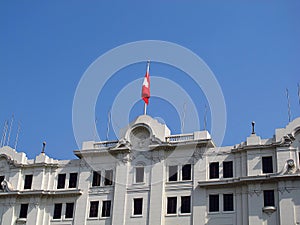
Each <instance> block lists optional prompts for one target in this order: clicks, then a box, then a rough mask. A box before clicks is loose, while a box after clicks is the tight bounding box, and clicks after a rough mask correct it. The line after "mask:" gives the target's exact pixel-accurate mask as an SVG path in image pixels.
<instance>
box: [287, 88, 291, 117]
mask: <svg viewBox="0 0 300 225" xmlns="http://www.w3.org/2000/svg"><path fill="white" fill-rule="evenodd" d="M286 98H287V106H288V118H289V122H291V103H290V96H289V89H286Z"/></svg>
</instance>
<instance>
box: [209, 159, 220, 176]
mask: <svg viewBox="0 0 300 225" xmlns="http://www.w3.org/2000/svg"><path fill="white" fill-rule="evenodd" d="M214 178H219V163H218V162H212V163H210V164H209V179H214Z"/></svg>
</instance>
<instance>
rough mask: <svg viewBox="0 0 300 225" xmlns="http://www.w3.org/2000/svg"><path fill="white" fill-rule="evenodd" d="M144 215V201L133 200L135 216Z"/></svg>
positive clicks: (140, 199)
mask: <svg viewBox="0 0 300 225" xmlns="http://www.w3.org/2000/svg"><path fill="white" fill-rule="evenodd" d="M142 214H143V199H142V198H135V199H133V215H142Z"/></svg>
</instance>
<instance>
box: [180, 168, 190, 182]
mask: <svg viewBox="0 0 300 225" xmlns="http://www.w3.org/2000/svg"><path fill="white" fill-rule="evenodd" d="M182 180H191V164H186V165H183V166H182Z"/></svg>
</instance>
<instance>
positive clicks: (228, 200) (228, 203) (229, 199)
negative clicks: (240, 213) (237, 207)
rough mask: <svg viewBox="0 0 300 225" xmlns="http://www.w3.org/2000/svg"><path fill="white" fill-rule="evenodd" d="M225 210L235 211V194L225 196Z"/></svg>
mask: <svg viewBox="0 0 300 225" xmlns="http://www.w3.org/2000/svg"><path fill="white" fill-rule="evenodd" d="M223 210H224V211H233V194H224V195H223Z"/></svg>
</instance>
